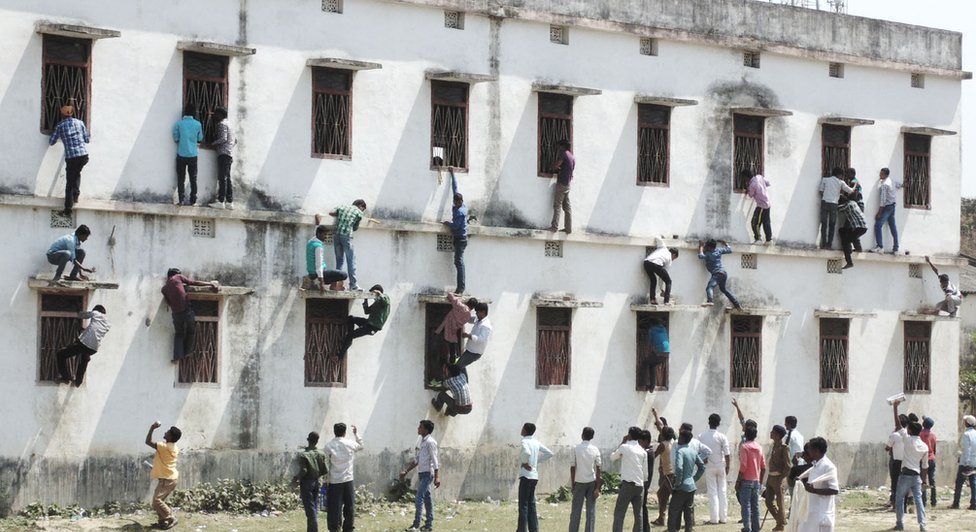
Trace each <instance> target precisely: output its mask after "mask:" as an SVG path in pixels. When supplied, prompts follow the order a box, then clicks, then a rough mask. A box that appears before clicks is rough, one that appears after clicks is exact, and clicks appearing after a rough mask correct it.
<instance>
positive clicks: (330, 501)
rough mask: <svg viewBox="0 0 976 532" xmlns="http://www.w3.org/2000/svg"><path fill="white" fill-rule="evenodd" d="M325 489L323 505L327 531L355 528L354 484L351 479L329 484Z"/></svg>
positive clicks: (345, 530)
mask: <svg viewBox="0 0 976 532" xmlns="http://www.w3.org/2000/svg"><path fill="white" fill-rule="evenodd" d="M327 490H328V497H327V499H326V503H325V507H326V512H327V513H328V519H327V521H326V522H327V523H328V524H329V532H338V531H339V530H343V531H344V532H349V531H350V530H353V529H354V528H356V486H355V485H354V484H353V481H351V480H350V481H349V482H342V483H339V484H329V485H328V486H327Z"/></svg>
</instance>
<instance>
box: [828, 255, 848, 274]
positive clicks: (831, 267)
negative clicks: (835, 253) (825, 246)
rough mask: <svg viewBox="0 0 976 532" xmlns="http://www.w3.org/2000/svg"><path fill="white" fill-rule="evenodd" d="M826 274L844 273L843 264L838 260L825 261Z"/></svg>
mask: <svg viewBox="0 0 976 532" xmlns="http://www.w3.org/2000/svg"><path fill="white" fill-rule="evenodd" d="M827 273H835V274H838V275H839V274H842V273H844V263H843V262H842V261H841V260H840V259H827Z"/></svg>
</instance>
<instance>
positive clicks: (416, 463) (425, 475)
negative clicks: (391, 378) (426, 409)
mask: <svg viewBox="0 0 976 532" xmlns="http://www.w3.org/2000/svg"><path fill="white" fill-rule="evenodd" d="M433 433H434V422H433V421H431V420H429V419H424V420H421V422H420V425H419V426H418V427H417V435H418V436H420V443H418V444H417V448H416V454H415V456H414V459H413V460H412V461H411V462H410V463H409V464H408V465H407V468H406V469H404V470H403V471H401V472H400V480H403V479H405V478H406V477H407V473H409V472H410V470H412V469H413V468H415V467H416V468H417V502H416V508H415V509H414V515H413V525H411V526H410V528H408V529H407V530H428V531H429V530H433V529H434V498H433V496H432V495H431V485H433V486H434V487H435V488H439V487H441V476H440V475H441V463H440V461H439V460H438V459H437V440H435V439H434V437H433V436H431V434H433ZM432 477H433V478H432ZM425 509H426V510H427V520H426V522H425V523H424V525H423V528H421V526H420V518H421V517H422V516H423V514H422V511H423V510H425Z"/></svg>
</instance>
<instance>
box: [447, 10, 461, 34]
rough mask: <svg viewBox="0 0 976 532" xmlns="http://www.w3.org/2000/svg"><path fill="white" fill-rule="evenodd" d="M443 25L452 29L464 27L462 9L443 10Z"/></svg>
mask: <svg viewBox="0 0 976 532" xmlns="http://www.w3.org/2000/svg"><path fill="white" fill-rule="evenodd" d="M444 27H445V28H451V29H454V30H463V29H464V13H463V12H462V11H445V12H444Z"/></svg>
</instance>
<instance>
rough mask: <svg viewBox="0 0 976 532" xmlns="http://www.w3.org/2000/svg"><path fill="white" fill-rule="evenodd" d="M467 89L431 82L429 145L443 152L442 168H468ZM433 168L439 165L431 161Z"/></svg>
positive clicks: (461, 85)
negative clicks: (441, 149)
mask: <svg viewBox="0 0 976 532" xmlns="http://www.w3.org/2000/svg"><path fill="white" fill-rule="evenodd" d="M468 88H469V87H468V84H467V83H456V82H450V81H431V82H430V98H431V115H430V144H431V146H432V147H435V148H443V149H444V160H443V162H441V164H440V166H448V167H452V168H460V169H466V168H467V167H468ZM431 151H433V150H431ZM431 166H432V167H434V166H438V165H436V164H435V163H434V161H433V160H431Z"/></svg>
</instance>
